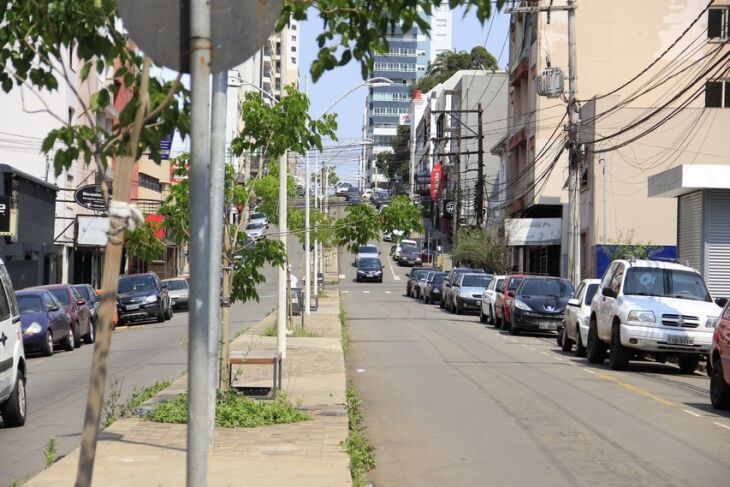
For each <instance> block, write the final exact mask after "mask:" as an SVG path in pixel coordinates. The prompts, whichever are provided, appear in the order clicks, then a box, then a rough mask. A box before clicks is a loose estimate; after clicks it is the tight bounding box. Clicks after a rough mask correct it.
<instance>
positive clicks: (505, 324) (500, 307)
mask: <svg viewBox="0 0 730 487" xmlns="http://www.w3.org/2000/svg"><path fill="white" fill-rule="evenodd" d="M526 277H528V275H527V274H507V277H505V278H504V282H503V283H502V290H501V292H500V293H497V299H496V303H495V305H494V315H495V317H496V320H497V325H496V326H497V328H501V329H503V330H509V320H510V308H511V306H512V300H513V299H514V296H515V291H517V288H518V287H519V286H520V284H521V283H522V280H523V279H524V278H526Z"/></svg>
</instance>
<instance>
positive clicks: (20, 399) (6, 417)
mask: <svg viewBox="0 0 730 487" xmlns="http://www.w3.org/2000/svg"><path fill="white" fill-rule="evenodd" d="M25 401H26V395H25V375H24V374H23V371H21V370H18V378H17V379H16V381H15V388H14V389H13V392H12V394H10V397H9V398H8V400H7V401H6V402H5V404H3V405H2V407H1V408H0V413H1V414H2V416H3V423H5V426H6V427H10V428H16V427H18V426H23V425H24V424H25V412H26V402H25Z"/></svg>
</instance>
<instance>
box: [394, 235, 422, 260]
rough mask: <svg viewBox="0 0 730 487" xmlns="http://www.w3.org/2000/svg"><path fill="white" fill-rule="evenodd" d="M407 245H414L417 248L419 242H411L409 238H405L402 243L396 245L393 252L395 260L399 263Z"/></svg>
mask: <svg viewBox="0 0 730 487" xmlns="http://www.w3.org/2000/svg"><path fill="white" fill-rule="evenodd" d="M406 245H414V246H417V245H418V242H416V241H415V240H411V239H409V238H404V239H403V240H401V241H400V242H398V243H397V244H395V245H394V247H395V250H394V251H393V260H394V261H396V262H398V259H399V258H400V253H401V252H402V251H403V247H404V246H406Z"/></svg>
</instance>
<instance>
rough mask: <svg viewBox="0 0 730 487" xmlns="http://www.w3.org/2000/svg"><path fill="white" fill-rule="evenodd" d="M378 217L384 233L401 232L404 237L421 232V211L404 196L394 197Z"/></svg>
mask: <svg viewBox="0 0 730 487" xmlns="http://www.w3.org/2000/svg"><path fill="white" fill-rule="evenodd" d="M380 216H381V225H382V230H383V231H384V232H393V230H401V231H403V232H404V233H405V234H406V235H409V234H411V233H412V232H423V218H422V217H421V210H419V209H418V208H417V207H416V205H414V204H413V202H412V201H411V200H410V199H409V198H408V196H406V195H398V196H396V197H394V198H393V199H392V200H391V201H390V203H389V204H388V206H386V207H385V208H384V209H383V212H382V213H381V215H380Z"/></svg>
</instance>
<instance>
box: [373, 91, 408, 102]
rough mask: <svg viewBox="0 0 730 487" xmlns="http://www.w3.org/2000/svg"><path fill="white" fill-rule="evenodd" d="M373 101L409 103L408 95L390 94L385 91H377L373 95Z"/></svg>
mask: <svg viewBox="0 0 730 487" xmlns="http://www.w3.org/2000/svg"><path fill="white" fill-rule="evenodd" d="M373 100H375V101H411V95H410V94H409V93H392V92H387V91H378V92H377V93H374V94H373Z"/></svg>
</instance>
